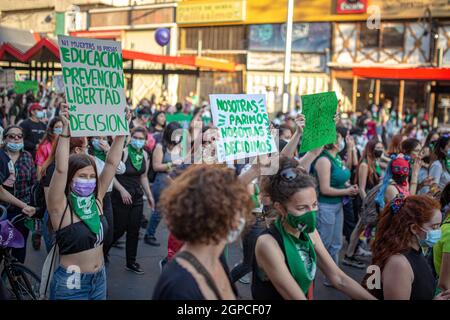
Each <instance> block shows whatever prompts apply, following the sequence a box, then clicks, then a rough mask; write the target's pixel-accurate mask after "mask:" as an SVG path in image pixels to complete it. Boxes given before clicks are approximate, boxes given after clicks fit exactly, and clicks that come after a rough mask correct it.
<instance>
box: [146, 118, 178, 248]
mask: <svg viewBox="0 0 450 320" xmlns="http://www.w3.org/2000/svg"><path fill="white" fill-rule="evenodd" d="M181 153H182V147H181V125H180V124H179V123H178V122H171V123H169V124H168V125H167V127H166V128H165V129H164V133H163V136H162V140H161V142H160V143H158V144H157V145H156V147H155V150H154V151H153V158H152V168H153V170H154V171H155V172H156V176H155V181H154V182H153V183H152V193H153V197H154V200H155V210H154V211H153V212H152V214H151V217H150V222H149V225H148V228H147V233H146V234H145V237H144V241H145V243H146V244H148V245H151V246H160V243H159V242H158V240H157V239H156V229H157V227H158V225H159V222H160V221H161V213H160V211H159V208H158V202H159V197H160V195H161V193H162V191H163V190H164V189H165V188H166V187H167V185H168V184H169V182H170V181H171V178H170V176H169V174H170V172H172V170H174V169H176V167H177V166H180V165H181V164H183V162H184V157H182V154H181Z"/></svg>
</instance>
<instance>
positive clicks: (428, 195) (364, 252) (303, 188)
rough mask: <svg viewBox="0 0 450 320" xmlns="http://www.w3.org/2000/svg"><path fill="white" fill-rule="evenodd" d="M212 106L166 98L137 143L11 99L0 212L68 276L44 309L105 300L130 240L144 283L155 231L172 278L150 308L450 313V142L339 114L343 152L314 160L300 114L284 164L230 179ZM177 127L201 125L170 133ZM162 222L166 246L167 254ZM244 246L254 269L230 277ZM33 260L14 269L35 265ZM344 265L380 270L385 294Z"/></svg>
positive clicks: (22, 254) (270, 160)
mask: <svg viewBox="0 0 450 320" xmlns="http://www.w3.org/2000/svg"><path fill="white" fill-rule="evenodd" d="M199 102H200V99H199V98H198V97H195V96H193V95H192V94H191V95H190V96H189V97H188V98H187V99H186V100H185V101H183V102H182V103H177V104H176V105H174V106H171V105H169V104H168V103H167V102H166V101H164V100H161V101H157V100H156V97H154V96H153V97H152V98H151V99H143V100H141V101H140V102H139V104H138V105H137V106H135V108H133V107H132V106H131V105H129V108H127V119H128V121H129V126H130V135H129V136H116V137H102V136H97V137H77V138H75V137H71V134H70V128H69V112H68V106H67V105H66V104H65V99H64V96H63V95H59V94H55V93H54V92H52V91H47V90H45V89H44V87H43V86H40V88H39V90H38V92H37V93H36V94H33V92H31V91H30V92H27V93H26V94H16V93H15V92H14V91H13V90H9V91H7V92H5V93H4V94H2V96H1V100H0V103H1V107H0V116H1V127H2V129H3V131H2V148H1V149H0V201H2V205H3V206H4V207H6V209H7V215H6V217H4V218H5V219H9V220H11V219H13V218H14V217H17V216H24V217H26V218H25V219H22V220H20V222H18V223H16V224H15V225H14V227H15V228H16V229H17V230H18V232H20V233H21V234H22V236H23V237H24V239H25V240H27V239H28V238H29V237H30V238H31V241H32V247H33V248H34V249H35V250H43V249H41V238H43V239H44V241H43V242H44V243H45V246H44V247H45V250H46V251H47V252H48V253H49V255H48V257H47V260H48V259H50V260H51V263H52V264H55V265H54V266H53V268H50V269H48V268H47V269H48V270H46V267H47V263H46V264H45V265H44V268H43V273H42V274H43V276H44V275H45V277H43V279H44V278H45V279H48V282H49V286H48V289H49V290H48V292H45V293H44V295H46V297H47V298H50V299H56V300H64V299H92V300H102V299H106V298H107V287H108V283H107V277H106V274H107V272H108V263H109V259H108V255H109V251H110V248H111V247H112V246H119V245H120V243H121V242H122V241H123V240H122V238H123V236H124V235H126V236H125V246H126V263H125V265H124V268H125V269H126V270H127V271H129V272H134V273H136V274H144V271H143V269H142V268H141V266H140V264H139V262H138V260H139V256H138V253H137V252H138V246H139V239H140V233H139V230H140V228H141V227H145V228H146V229H147V231H146V233H145V235H144V236H143V240H144V243H145V244H147V245H150V246H153V247H157V246H161V245H166V244H167V256H166V257H164V259H162V260H161V261H160V267H161V274H155V275H146V276H149V277H158V278H159V279H158V282H157V284H156V287H155V289H154V293H153V297H148V298H149V299H150V298H153V299H189V300H190V299H236V298H239V297H240V295H239V292H238V291H237V288H236V286H235V282H236V281H238V280H239V281H240V282H242V283H244V284H249V285H250V286H251V293H252V297H253V299H256V300H260V299H262V300H272V299H313V298H314V296H313V291H314V290H313V288H314V286H315V285H316V284H317V283H318V282H320V283H323V284H324V285H325V286H332V287H334V288H336V289H338V290H340V291H341V292H343V293H345V294H346V295H347V296H349V297H350V298H353V299H375V298H377V299H392V300H395V299H406V300H409V299H410V300H431V299H440V300H448V299H450V224H449V223H450V214H449V213H450V184H449V182H450V135H449V134H447V133H445V132H443V131H442V130H437V129H436V128H432V127H431V126H430V125H429V123H428V121H427V120H428V119H427V118H426V117H418V116H413V115H412V114H410V113H407V114H406V115H400V114H398V113H397V110H396V108H395V107H393V106H392V103H391V102H390V101H389V100H386V101H384V103H383V104H382V105H381V106H377V105H375V104H373V105H370V106H369V107H368V108H367V110H366V111H364V112H359V113H351V114H337V115H336V116H335V117H334V119H330V121H335V122H336V127H337V129H336V140H335V141H334V142H333V143H330V144H328V145H325V146H323V147H321V148H318V149H315V150H311V151H309V152H307V153H305V154H302V153H300V152H299V150H300V144H301V138H302V133H303V129H304V128H305V125H306V126H307V125H308V124H307V123H306V122H305V118H304V117H303V116H302V115H301V114H300V109H299V108H298V107H296V108H295V109H294V110H293V111H292V112H290V113H288V114H283V113H278V114H277V115H275V117H274V119H273V121H272V124H271V128H272V130H273V131H272V132H273V133H274V136H275V138H276V141H277V142H278V145H279V150H278V152H277V153H274V154H271V155H270V156H266V157H262V158H260V159H259V160H258V161H256V160H255V159H245V160H244V161H235V162H230V163H226V164H219V163H218V160H217V154H216V152H215V150H216V143H217V140H218V134H217V131H216V129H215V127H214V126H213V123H212V121H211V112H210V109H209V104H208V102H207V101H202V102H201V103H199ZM338 107H339V106H338ZM338 111H339V108H338ZM177 114H178V115H184V116H189V117H188V119H190V120H189V122H188V123H187V124H186V123H185V121H177V120H170V119H176V117H173V116H174V115H175V116H176V115H177ZM181 129H185V130H187V132H188V134H187V136H188V137H186V135H185V134H184V133H183V130H181ZM198 159H200V161H198ZM274 163H276V164H277V165H276V166H274ZM274 167H275V168H276V169H275V170H272V171H270V170H271V169H273V168H274ZM40 187H42V190H43V193H44V195H43V198H44V200H45V201H41V202H39V201H38V200H39V199H36V198H37V197H36V193H37V192H38V191H37V190H39V189H40ZM146 207H149V208H150V210H151V214H150V215H149V218H148V219H146V218H144V216H146V215H145V214H144V211H145V208H146ZM162 221H164V223H166V224H167V226H168V230H169V236H168V239H157V238H156V230H157V228H158V226H159V224H160V222H162ZM235 241H240V242H241V243H242V248H243V250H242V255H243V257H242V262H241V263H239V264H238V265H235V266H234V268H229V265H228V262H227V257H226V255H225V254H224V250H225V247H226V246H227V245H228V244H230V243H233V242H235ZM1 245H2V243H0V246H1ZM26 248H27V244H26V243H25V246H24V247H23V248H15V249H13V250H11V254H12V255H13V256H14V257H15V258H16V259H17V260H18V261H19V262H21V263H26ZM0 250H8V249H7V248H0ZM56 253H57V254H56ZM55 256H57V258H55ZM46 262H47V261H46ZM74 265H75V266H77V267H78V273H79V275H80V279H81V280H80V281H81V282H80V286H79V287H78V288H75V289H74V288H68V287H67V280H68V277H69V276H70V275H71V273H70V272H69V271H68V269H69V268H70V267H71V266H74ZM341 265H346V266H348V267H353V268H359V269H366V268H367V266H369V265H375V266H378V267H379V270H380V277H381V278H380V280H381V285H380V286H379V287H377V288H374V287H373V286H371V285H370V284H369V282H370V279H371V277H370V274H367V276H366V277H364V279H363V280H362V281H360V280H361V279H359V280H356V279H352V278H351V277H350V276H348V275H347V274H346V273H345V272H343V271H342V269H341V268H340V266H341ZM39 267H40V266H39ZM318 269H320V270H321V273H322V274H323V277H318V272H317V271H318ZM250 273H251V275H252V277H251V278H249V275H250ZM112 281H113V280H112ZM142 281H145V278H143V280H142ZM6 287H7V285H6V284H1V283H0V293H1V294H0V297H3V298H8V292H7V288H6Z"/></svg>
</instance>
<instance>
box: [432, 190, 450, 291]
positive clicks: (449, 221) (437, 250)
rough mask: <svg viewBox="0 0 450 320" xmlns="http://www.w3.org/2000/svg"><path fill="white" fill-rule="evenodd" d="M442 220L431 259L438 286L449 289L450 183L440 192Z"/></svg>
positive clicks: (443, 289)
mask: <svg viewBox="0 0 450 320" xmlns="http://www.w3.org/2000/svg"><path fill="white" fill-rule="evenodd" d="M441 206H442V212H443V215H444V217H443V222H442V226H441V234H442V235H441V239H440V240H439V242H438V243H437V244H436V245H435V246H434V247H433V261H434V268H435V271H436V274H437V275H438V277H439V281H438V288H439V289H440V290H442V291H446V290H449V289H450V183H449V184H447V185H446V186H445V188H444V190H443V191H442V194H441Z"/></svg>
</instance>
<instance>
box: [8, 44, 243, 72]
mask: <svg viewBox="0 0 450 320" xmlns="http://www.w3.org/2000/svg"><path fill="white" fill-rule="evenodd" d="M122 56H123V59H124V60H143V61H148V62H156V63H161V64H173V65H180V66H189V67H195V68H207V69H211V70H220V71H228V72H233V71H236V65H235V64H234V63H232V62H229V61H227V60H222V59H214V58H207V57H195V56H164V55H157V54H150V53H145V52H138V51H132V50H125V49H124V50H122ZM0 61H12V62H23V63H30V62H31V61H41V62H48V61H55V62H58V61H59V48H58V45H57V44H56V43H54V42H53V41H51V40H49V39H41V40H39V41H38V42H37V43H36V44H35V45H34V46H33V47H31V48H30V49H28V50H27V51H26V52H21V51H20V50H18V49H17V48H15V47H14V46H12V45H11V44H9V43H4V44H2V45H1V46H0Z"/></svg>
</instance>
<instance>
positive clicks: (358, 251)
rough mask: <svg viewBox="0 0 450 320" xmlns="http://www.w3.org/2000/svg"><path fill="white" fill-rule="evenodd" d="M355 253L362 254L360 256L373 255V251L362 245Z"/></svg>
mask: <svg viewBox="0 0 450 320" xmlns="http://www.w3.org/2000/svg"><path fill="white" fill-rule="evenodd" d="M355 255H357V256H360V257H371V256H372V252H370V251H369V250H365V249H364V248H362V247H359V248H358V250H356V254H355Z"/></svg>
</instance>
